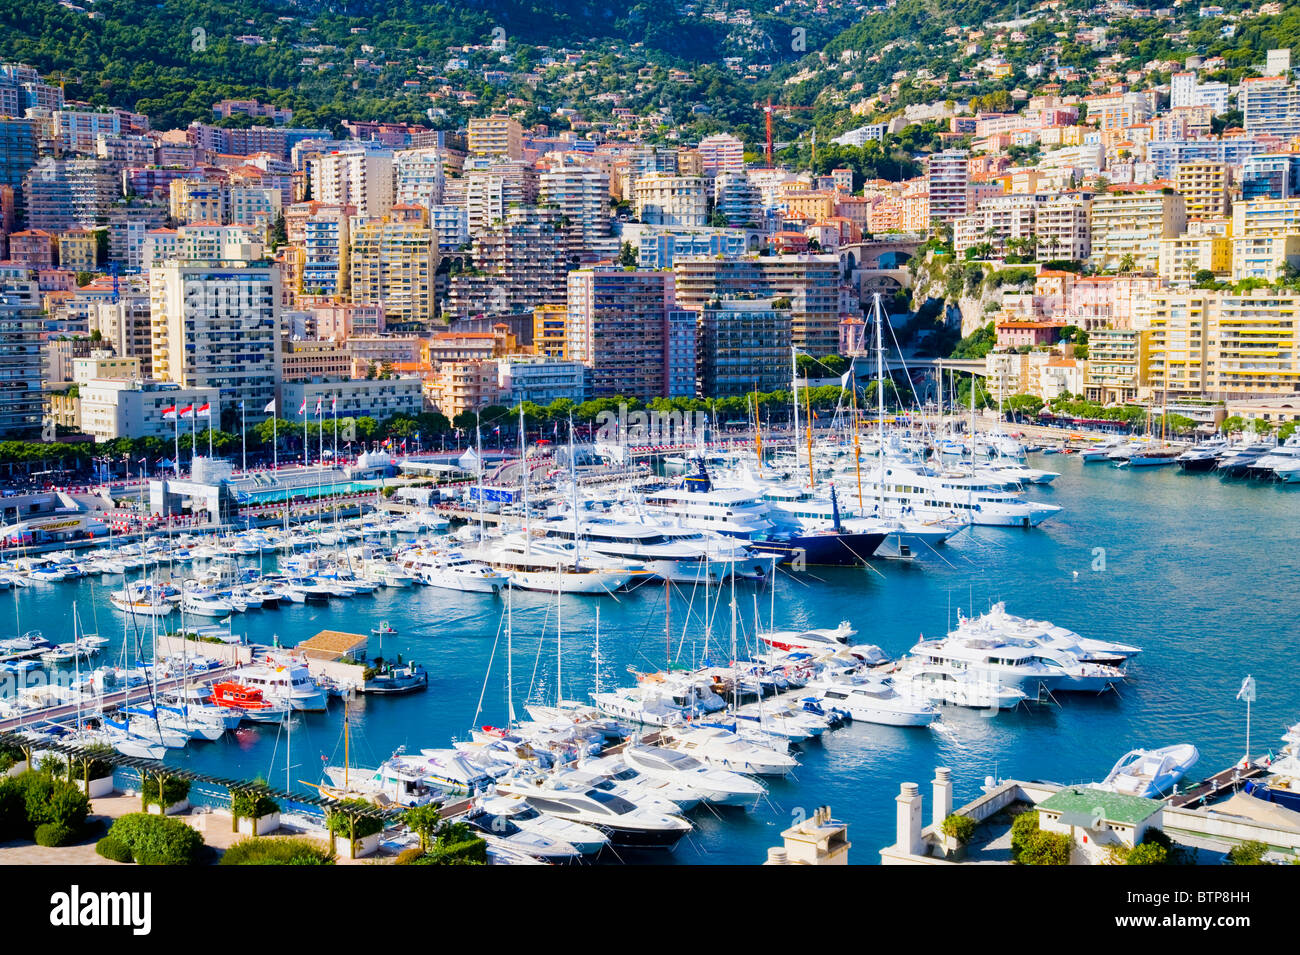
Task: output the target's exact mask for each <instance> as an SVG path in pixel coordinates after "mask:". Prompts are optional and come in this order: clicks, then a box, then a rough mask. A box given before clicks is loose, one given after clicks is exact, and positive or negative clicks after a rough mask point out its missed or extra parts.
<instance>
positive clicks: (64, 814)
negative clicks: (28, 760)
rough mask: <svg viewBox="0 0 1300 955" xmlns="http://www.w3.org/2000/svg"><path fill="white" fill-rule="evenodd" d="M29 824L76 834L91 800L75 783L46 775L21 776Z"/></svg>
mask: <svg viewBox="0 0 1300 955" xmlns="http://www.w3.org/2000/svg"><path fill="white" fill-rule="evenodd" d="M20 779H22V780H23V782H24V784H25V802H26V806H27V822H28V825H30V826H33V827H36V826H42V825H45V824H47V823H54V824H56V825H59V826H62V827H64V828H66V829H70V830H72V831H74V832H79V831H80V830H81V827H82V826H83V825H84V824H85V822H86V816H88V815H89V814H90V800H89V799H87V798H86V794H85V793H83V792H82V791H81V790H80V789H78V788H77V787H76V785H75V784H73V783H70V782H68V781H67V780H64V779H57V778H55V777H54V776H51V775H49V774H47V773H37V772H32V773H23V775H22V777H20Z"/></svg>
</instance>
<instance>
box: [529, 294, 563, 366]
mask: <svg viewBox="0 0 1300 955" xmlns="http://www.w3.org/2000/svg"><path fill="white" fill-rule="evenodd" d="M568 320H569V306H568V305H540V306H538V307H537V308H535V309H533V351H535V352H537V354H539V355H542V356H544V357H546V358H568V357H569V345H568V331H567V328H568Z"/></svg>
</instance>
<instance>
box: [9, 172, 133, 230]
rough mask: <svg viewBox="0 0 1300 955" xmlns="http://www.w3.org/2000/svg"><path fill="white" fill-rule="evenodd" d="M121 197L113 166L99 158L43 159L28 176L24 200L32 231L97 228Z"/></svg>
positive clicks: (28, 223) (120, 189) (25, 183)
mask: <svg viewBox="0 0 1300 955" xmlns="http://www.w3.org/2000/svg"><path fill="white" fill-rule="evenodd" d="M121 195H122V188H121V186H120V185H119V184H118V182H117V178H116V176H115V175H114V171H113V167H112V164H111V163H108V162H104V161H102V160H99V159H43V160H41V161H40V162H39V163H37V165H35V166H34V167H32V169H31V170H30V171H29V172H28V173H27V179H26V180H25V182H24V183H23V201H24V203H25V206H26V215H27V225H28V228H31V229H45V230H46V231H48V232H62V231H64V230H65V229H71V228H74V227H75V228H81V229H94V228H97V227H98V226H99V225H101V224H102V220H106V219H107V218H108V210H109V208H110V207H111V206H112V205H113V202H114V201H115V200H117V199H118V198H120V197H121Z"/></svg>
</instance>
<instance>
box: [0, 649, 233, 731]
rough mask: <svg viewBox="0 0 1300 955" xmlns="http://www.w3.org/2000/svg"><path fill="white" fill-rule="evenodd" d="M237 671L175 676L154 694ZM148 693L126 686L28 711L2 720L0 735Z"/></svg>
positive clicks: (136, 699)
mask: <svg viewBox="0 0 1300 955" xmlns="http://www.w3.org/2000/svg"><path fill="white" fill-rule="evenodd" d="M236 669H238V667H237V666H235V665H233V664H227V665H226V666H222V667H217V668H216V669H213V670H205V671H203V673H202V674H193V673H190V674H186V675H185V676H175V677H171V678H169V679H166V680H161V681H159V683H158V685H157V686H156V687H154V688H153V689H154V690H155V691H157V690H170V689H174V688H176V687H178V686H183V685H184V684H185V683H186V682H188V681H191V680H197V679H202V680H205V681H206V680H212V679H220V678H221V677H223V676H225V675H226V674H228V673H230V672H231V671H233V670H236ZM149 693H150V687H149V685H148V684H140V685H139V686H132V687H127V688H126V689H122V690H114V691H113V692H111V693H105V694H103V695H102V696H99V695H96V696H94V697H93V699H92V700H90V701H88V702H82V703H81V704H80V705H78V704H77V703H60V704H58V705H56V706H47V707H44V708H42V709H39V710H29V711H28V712H26V713H23V714H22V715H20V716H13V717H9V718H8V719H4V720H0V733H9V732H15V731H17V730H20V729H22V728H23V727H24V726H31V725H34V724H38V723H51V722H58V721H59V720H62V719H66V718H68V717H75V716H76V715H77V712H78V710H80V711H81V712H82V713H83V714H84V713H85V712H86V711H87V709H88V708H89V707H91V706H94V707H96V708H97V710H104V709H107V708H109V707H114V706H123V705H125V704H129V703H136V702H139V701H140V700H143V699H147V698H148V697H149Z"/></svg>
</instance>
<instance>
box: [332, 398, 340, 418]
mask: <svg viewBox="0 0 1300 955" xmlns="http://www.w3.org/2000/svg"><path fill="white" fill-rule="evenodd" d="M338 410H339V396H338V395H330V414H333V413H334V412H336V411H338Z"/></svg>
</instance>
